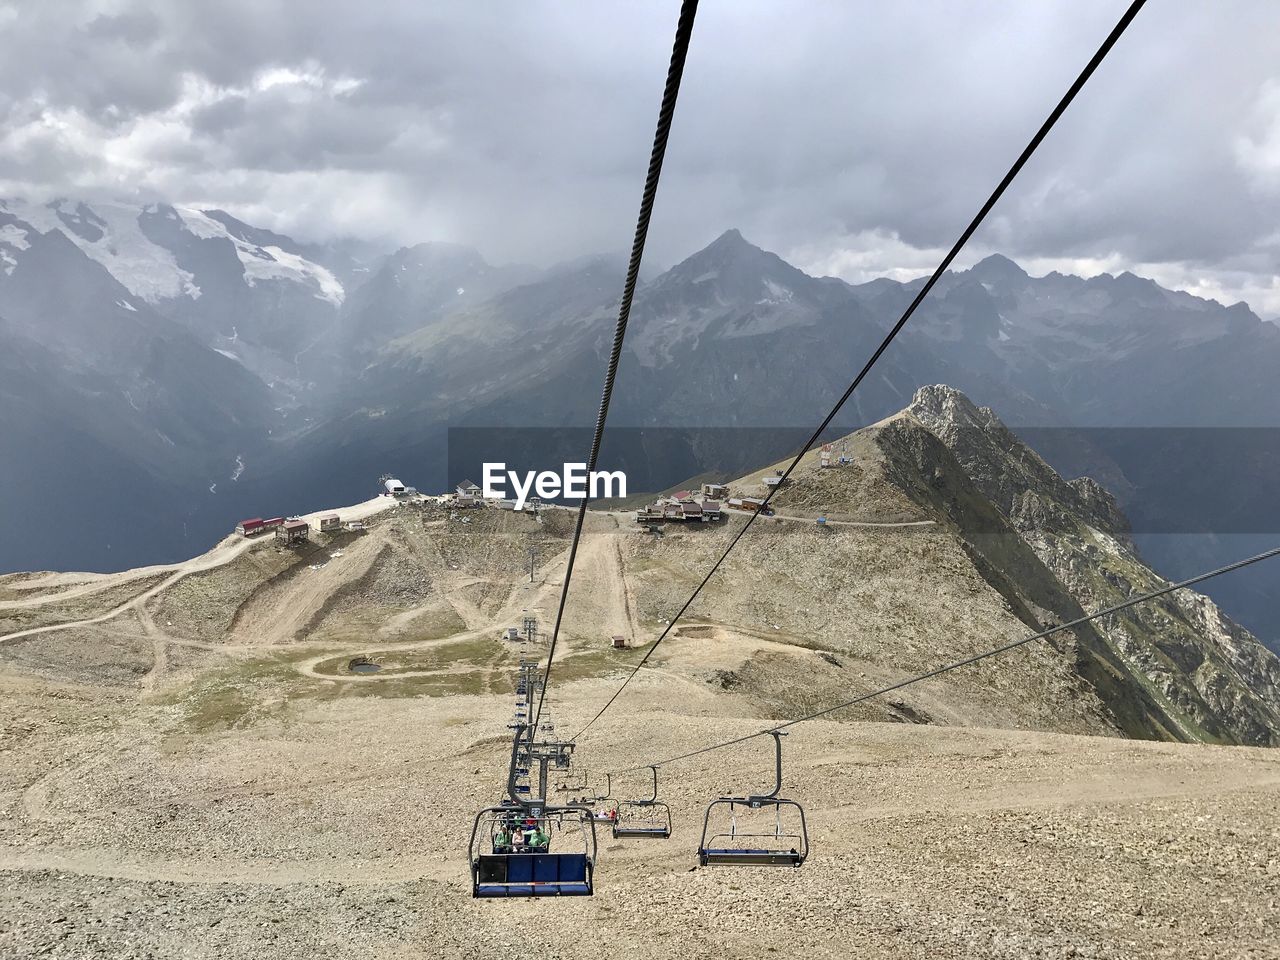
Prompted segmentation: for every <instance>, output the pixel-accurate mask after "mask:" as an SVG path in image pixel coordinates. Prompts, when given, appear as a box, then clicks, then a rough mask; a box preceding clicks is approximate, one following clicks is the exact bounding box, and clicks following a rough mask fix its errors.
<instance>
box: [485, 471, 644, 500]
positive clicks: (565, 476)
mask: <svg viewBox="0 0 1280 960" xmlns="http://www.w3.org/2000/svg"><path fill="white" fill-rule="evenodd" d="M521 479H522V478H521V476H520V474H518V473H517V472H516V471H514V470H508V469H507V465H506V464H505V463H486V464H485V465H484V487H483V493H484V495H485V497H487V498H489V499H491V500H505V499H507V481H508V480H510V481H511V489H512V490H513V491H514V492H515V501H516V509H517V510H523V509H524V505H525V504H526V503H527V502H528V500H529V493H530V492H531V491H532V492H535V493H536V494H537V495H538V496H539V497H541V498H542V499H543V500H555V499H556V498H558V497H564V498H565V499H567V500H581V499H582V498H583V497H585V496H587V495H588V493H587V491H588V490H590V496H591V499H592V500H599V499H601V498H608V497H625V496H626V495H627V475H626V474H625V473H623V472H622V471H621V470H592V471H590V472H589V473H588V472H587V465H586V464H585V463H566V464H564V468H563V469H562V470H561V471H560V472H559V473H556V472H555V471H554V470H543V471H541V472H535V471H533V470H529V471H526V473H525V474H524V477H523V480H524V482H523V483H521Z"/></svg>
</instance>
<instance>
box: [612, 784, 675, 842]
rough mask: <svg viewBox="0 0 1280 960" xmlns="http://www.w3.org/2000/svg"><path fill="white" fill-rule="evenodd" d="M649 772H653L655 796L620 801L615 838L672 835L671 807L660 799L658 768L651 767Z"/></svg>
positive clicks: (663, 838)
mask: <svg viewBox="0 0 1280 960" xmlns="http://www.w3.org/2000/svg"><path fill="white" fill-rule="evenodd" d="M649 772H650V773H652V774H653V796H651V797H648V798H646V799H644V800H620V801H618V806H617V817H616V818H615V819H614V821H613V836H614V839H619V838H624V837H634V838H636V839H641V840H665V839H666V838H667V837H670V836H671V808H670V807H668V806H667V805H666V804H665V803H663V802H662V801H660V800H659V799H658V768H657V767H650V768H649Z"/></svg>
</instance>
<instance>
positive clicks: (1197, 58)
mask: <svg viewBox="0 0 1280 960" xmlns="http://www.w3.org/2000/svg"><path fill="white" fill-rule="evenodd" d="M1124 6H1125V4H1124V3H1123V2H1120V0H1035V2H1026V0H967V2H965V3H956V2H952V0H903V2H899V3H892V4H890V3H883V2H871V0H862V2H854V0H842V2H836V0H830V2H822V0H809V2H804V0H787V2H783V0H774V2H754V0H704V2H703V4H702V9H701V11H700V13H699V17H698V24H697V27H696V30H695V33H694V38H693V47H692V51H691V54H690V58H689V64H688V68H687V70H686V74H685V82H684V88H683V90H682V93H681V100H680V106H679V110H678V113H677V117H676V124H675V128H674V131H673V134H672V139H671V145H670V148H669V151H668V155H667V166H666V170H665V173H664V178H663V182H662V189H661V193H660V195H659V198H658V205H657V213H656V215H655V219H654V224H653V231H652V234H651V242H650V261H649V262H650V266H652V267H658V266H666V265H669V264H671V263H673V262H675V261H677V260H679V259H681V258H682V257H684V256H685V255H687V254H689V253H690V252H692V251H694V250H696V249H698V248H700V247H701V246H703V245H705V244H706V243H707V242H708V241H710V240H711V239H713V238H714V237H715V236H717V235H718V234H719V233H721V232H722V231H723V230H724V229H726V228H728V227H730V226H736V227H739V228H740V229H741V230H742V231H743V233H744V234H745V235H746V236H747V237H748V239H750V240H752V241H753V242H755V243H757V244H759V245H761V246H764V247H766V248H768V249H772V250H774V251H776V252H778V253H779V254H781V255H782V256H784V257H786V258H787V259H788V260H790V261H792V262H793V263H795V264H796V265H798V266H800V267H802V268H804V269H806V270H808V271H810V272H813V273H823V274H835V275H839V276H842V277H845V278H846V279H849V280H854V281H858V280H864V279H869V278H871V277H875V276H880V275H890V276H896V277H899V278H907V277H911V276H917V275H919V274H922V273H926V272H928V270H929V269H931V268H932V266H933V265H934V264H935V263H936V261H937V259H938V257H939V256H940V253H941V250H942V249H944V248H945V247H946V246H948V245H949V244H950V243H951V242H952V241H953V239H954V237H955V236H956V235H957V234H958V232H959V231H960V229H961V228H962V227H963V226H964V224H965V223H966V222H967V220H968V219H969V218H970V217H971V216H972V214H973V212H974V211H975V210H976V209H977V207H978V206H979V204H980V203H981V202H982V200H983V199H985V197H986V196H987V194H988V193H989V192H990V190H991V188H992V187H993V186H994V184H995V183H996V182H997V181H998V179H999V177H1000V176H1001V175H1002V174H1003V172H1004V171H1005V169H1006V168H1007V167H1008V165H1009V164H1010V162H1011V161H1012V159H1013V158H1014V156H1016V154H1017V152H1018V151H1019V150H1020V149H1021V148H1022V146H1023V145H1024V143H1025V142H1026V140H1027V139H1028V138H1029V136H1030V134H1031V133H1032V131H1033V130H1034V129H1035V127H1036V126H1037V125H1038V124H1039V123H1040V122H1041V120H1042V119H1043V117H1044V116H1045V115H1046V114H1047V112H1048V111H1049V109H1050V108H1051V106H1052V105H1053V103H1054V102H1055V101H1056V100H1057V98H1058V97H1059V96H1060V95H1061V94H1062V92H1063V91H1064V90H1065V89H1066V87H1067V85H1068V84H1069V83H1070V81H1071V80H1072V79H1073V78H1074V76H1075V75H1076V74H1077V73H1078V72H1079V70H1080V68H1081V67H1082V66H1083V64H1084V63H1085V62H1086V60H1087V59H1088V57H1089V56H1090V55H1091V54H1092V52H1093V50H1094V49H1095V48H1096V47H1097V45H1098V44H1099V43H1100V42H1101V40H1102V38H1103V37H1104V36H1105V34H1106V33H1107V31H1108V30H1109V29H1110V27H1111V26H1112V24H1113V23H1114V21H1115V20H1116V19H1117V18H1118V17H1119V15H1120V13H1121V11H1122V9H1123V7H1124ZM677 9H678V3H677V2H675V0H661V2H659V0H647V2H638V0H637V2H622V0H612V2H599V0H597V2H589V0H559V2H550V0H486V2H464V0H450V2H447V3H441V2H430V0H383V2H377V3H353V2H351V0H305V2H303V0H293V2H289V0H219V2H217V3H203V2H170V0H0V54H2V55H0V117H3V127H2V128H0V195H10V196H12V195H21V196H28V197H30V198H32V199H44V198H47V197H52V196H74V197H85V198H89V199H95V198H98V199H103V198H117V199H134V200H146V201H150V200H166V201H170V202H173V203H179V204H194V205H201V206H217V207H221V208H224V209H226V210H229V211H231V212H233V213H235V214H236V215H238V216H241V217H243V218H244V219H246V220H249V221H250V222H253V223H255V224H259V225H262V226H269V227H273V228H276V229H279V230H282V231H284V232H287V233H290V234H291V235H294V236H295V237H298V238H299V239H325V238H330V237H335V236H341V235H357V236H361V237H365V238H387V239H389V240H391V241H392V242H394V243H411V242H415V241H419V240H452V241H457V242H462V243H468V244H472V245H474V246H476V247H479V248H480V249H481V250H482V251H483V252H484V253H485V254H486V256H488V257H489V258H490V259H491V260H494V261H525V262H531V263H538V264H546V263H549V262H551V261H554V260H559V259H564V258H568V257H573V256H577V255H580V254H585V253H591V252H602V251H621V250H624V249H625V248H626V247H628V246H629V242H630V237H631V232H632V230H633V227H634V218H635V211H636V207H637V205H638V202H639V194H640V187H641V181H642V179H643V176H644V170H645V164H646V161H647V157H648V148H649V144H650V142H651V139H652V135H653V122H654V117H655V114H656V111H657V103H658V98H659V96H660V93H661V87H662V81H663V76H664V74H665V70H666V63H667V58H668V56H669V54H670V46H671V35H672V31H673V29H674V24H675V16H676V12H677ZM993 250H996V251H1000V252H1002V253H1005V254H1007V255H1009V256H1012V257H1014V258H1015V259H1017V260H1019V261H1020V262H1021V263H1022V264H1023V265H1024V266H1026V267H1027V268H1028V269H1030V270H1032V272H1044V271H1047V270H1049V269H1062V270H1069V271H1072V272H1078V273H1085V274H1093V273H1098V272H1100V271H1102V270H1109V271H1113V272H1116V271H1119V270H1123V269H1132V270H1134V271H1135V272H1138V273H1141V274H1144V275H1147V276H1153V277H1155V278H1156V279H1157V280H1159V281H1161V282H1163V283H1166V284H1168V285H1171V286H1178V287H1182V288H1184V289H1188V290H1191V291H1192V292H1195V293H1200V294H1202V295H1205V296H1213V297H1216V298H1218V299H1221V300H1224V301H1226V302H1234V301H1235V300H1239V299H1245V300H1248V301H1249V302H1250V303H1251V304H1252V305H1253V306H1254V308H1255V309H1256V310H1258V311H1259V312H1260V313H1261V314H1262V315H1263V316H1266V317H1268V318H1271V317H1275V316H1277V315H1280V281H1278V280H1277V277H1276V274H1277V272H1280V271H1278V268H1277V263H1278V261H1280V3H1274V2H1270V0H1220V2H1214V3H1203V2H1200V0H1158V2H1153V3H1151V4H1149V5H1148V8H1147V9H1146V10H1144V12H1143V13H1141V14H1140V15H1139V16H1138V19H1137V20H1136V21H1135V22H1134V24H1133V26H1132V27H1131V28H1130V30H1129V33H1128V34H1127V35H1126V36H1125V37H1124V39H1123V40H1122V41H1121V42H1120V44H1119V45H1118V46H1117V48H1116V49H1115V50H1114V51H1113V53H1112V54H1111V57H1110V58H1109V59H1108V61H1107V62H1106V64H1104V66H1103V67H1102V68H1101V69H1100V70H1099V72H1098V73H1097V74H1096V75H1095V77H1094V79H1093V80H1092V81H1091V82H1090V84H1089V85H1088V86H1087V87H1086V88H1085V91H1084V92H1083V94H1082V95H1081V96H1080V97H1079V98H1078V99H1077V101H1076V103H1075V105H1074V106H1073V107H1072V108H1071V110H1070V111H1069V113H1068V114H1067V116H1066V117H1065V118H1064V120H1063V122H1062V123H1061V124H1059V126H1058V128H1057V129H1056V130H1055V132H1054V133H1053V134H1052V136H1051V137H1050V139H1049V140H1048V141H1047V142H1046V143H1045V144H1044V146H1043V147H1042V149H1041V152H1040V154H1039V155H1038V156H1037V158H1036V159H1035V161H1034V162H1033V163H1032V164H1031V165H1030V166H1029V167H1028V169H1027V170H1026V171H1025V172H1024V174H1023V176H1022V178H1021V179H1020V180H1019V181H1018V182H1017V183H1016V184H1015V186H1014V188H1013V189H1012V190H1011V192H1010V193H1009V194H1008V195H1007V196H1006V198H1005V200H1004V201H1002V203H1001V205H1000V206H999V207H997V209H996V212H995V215H994V216H993V218H992V219H991V220H990V221H989V222H988V224H987V226H985V227H984V228H983V230H982V232H981V233H980V234H979V235H978V237H976V238H975V242H974V245H973V247H972V252H971V253H970V255H969V256H968V257H967V260H969V261H972V260H974V259H977V258H978V257H980V256H981V255H983V254H984V253H987V252H990V251H993Z"/></svg>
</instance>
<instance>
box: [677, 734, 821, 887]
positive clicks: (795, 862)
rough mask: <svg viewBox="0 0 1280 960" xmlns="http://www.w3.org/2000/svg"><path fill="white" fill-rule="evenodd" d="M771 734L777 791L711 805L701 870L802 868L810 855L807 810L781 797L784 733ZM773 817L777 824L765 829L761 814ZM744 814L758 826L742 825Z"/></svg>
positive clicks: (701, 847) (704, 826)
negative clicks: (806, 819)
mask: <svg viewBox="0 0 1280 960" xmlns="http://www.w3.org/2000/svg"><path fill="white" fill-rule="evenodd" d="M770 733H771V735H772V736H773V741H774V751H775V753H774V756H775V770H776V772H777V776H776V780H775V783H774V787H773V790H772V791H771V792H769V793H766V794H760V795H758V796H747V797H721V798H720V799H718V800H713V801H712V802H711V803H710V804H709V805H708V806H707V813H706V816H705V817H704V818H703V822H702V842H701V843H700V844H699V845H698V862H699V863H700V864H701V865H702V866H704V867H707V866H737V867H743V866H756V867H798V866H800V865H801V864H802V863H804V861H805V858H806V857H808V856H809V830H808V827H807V825H806V824H805V818H804V808H803V807H801V806H800V804H798V803H796V801H794V800H786V799H783V798H782V797H779V796H778V794H779V792H780V791H781V790H782V739H781V738H782V733H781V732H780V731H777V730H772V731H770ZM769 812H772V813H773V824H772V827H771V828H765V827H763V826H761V825H760V822H759V821H760V819H761V817H760V815H761V814H767V813H769ZM739 813H743V814H746V816H747V817H748V818H749V819H751V820H752V821H753V822H752V823H751V824H749V825H743V826H740V825H739V823H738V816H739ZM726 817H727V820H728V823H727V824H726V823H725V822H724V821H725V818H726Z"/></svg>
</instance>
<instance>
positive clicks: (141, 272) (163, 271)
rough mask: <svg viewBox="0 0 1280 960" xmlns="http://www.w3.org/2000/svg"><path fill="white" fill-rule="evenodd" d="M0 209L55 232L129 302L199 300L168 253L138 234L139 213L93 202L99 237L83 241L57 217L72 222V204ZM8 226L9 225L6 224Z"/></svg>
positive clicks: (12, 205)
mask: <svg viewBox="0 0 1280 960" xmlns="http://www.w3.org/2000/svg"><path fill="white" fill-rule="evenodd" d="M5 206H6V209H7V210H8V211H9V212H10V213H12V214H14V215H15V216H17V217H20V218H21V219H23V220H25V221H26V222H27V223H29V224H30V225H31V226H32V227H33V228H35V229H36V230H38V231H40V232H41V233H52V232H53V231H55V230H56V231H58V232H59V233H61V234H62V235H63V236H64V237H66V238H67V239H68V240H70V241H71V242H72V243H74V244H75V245H76V246H77V247H79V248H80V249H81V250H82V251H84V253H85V254H86V255H87V256H88V257H89V258H90V259H93V260H96V261H97V262H98V263H100V264H102V266H104V267H105V268H106V269H107V272H108V273H110V274H111V275H112V276H113V277H115V278H116V280H117V281H119V282H120V284H121V285H122V286H124V287H125V288H126V289H127V290H128V291H129V292H130V293H132V294H133V295H134V296H135V297H141V298H142V299H143V300H145V301H147V303H156V302H158V301H160V300H165V299H173V298H175V297H180V296H189V297H192V298H193V299H194V298H195V297H198V296H199V295H200V288H199V287H197V286H196V285H195V284H194V283H193V280H194V277H192V275H191V274H190V273H188V272H187V271H185V270H183V269H182V268H181V267H179V266H178V262H177V260H175V259H174V256H173V254H172V253H171V252H169V251H168V250H166V249H165V248H164V247H162V246H160V245H159V244H156V243H152V242H151V241H150V240H149V239H148V238H147V236H146V234H144V233H143V232H142V227H141V226H140V225H139V224H138V217H139V215H140V214H141V212H142V208H140V207H134V206H126V205H125V204H121V203H98V204H94V205H93V206H92V207H89V208H88V209H89V211H90V212H91V213H92V214H93V215H94V216H95V217H97V218H98V219H99V220H101V221H102V226H101V229H102V236H101V237H99V238H98V239H97V240H86V239H85V238H84V237H82V236H80V235H79V234H78V233H76V232H75V231H74V230H71V229H69V228H68V227H67V226H66V225H65V224H64V223H63V222H62V220H61V219H59V217H58V211H59V210H62V211H63V213H65V214H66V215H67V216H68V217H71V218H74V217H76V216H77V214H76V206H77V205H76V204H74V203H71V202H70V201H66V200H58V201H55V202H53V203H51V204H35V203H21V202H16V201H8V202H6V205H5ZM11 226H12V225H11Z"/></svg>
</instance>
